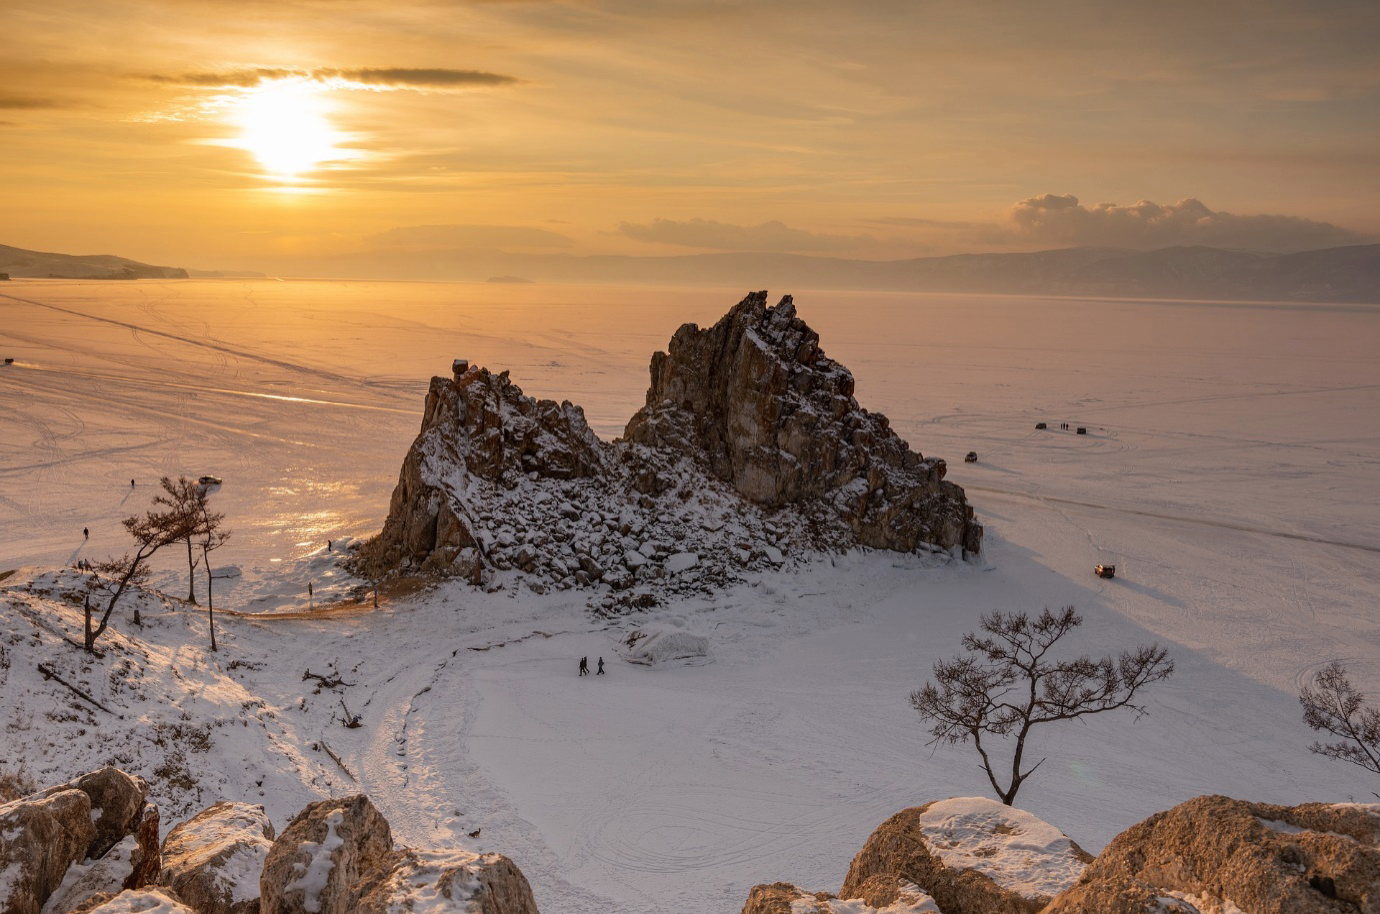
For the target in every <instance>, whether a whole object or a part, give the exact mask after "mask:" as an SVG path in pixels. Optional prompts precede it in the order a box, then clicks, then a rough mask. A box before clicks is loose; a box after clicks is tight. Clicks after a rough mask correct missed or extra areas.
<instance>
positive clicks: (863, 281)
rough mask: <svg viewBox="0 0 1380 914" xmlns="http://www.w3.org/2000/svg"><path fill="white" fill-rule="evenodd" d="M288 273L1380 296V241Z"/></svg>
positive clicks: (588, 260) (511, 258)
mask: <svg viewBox="0 0 1380 914" xmlns="http://www.w3.org/2000/svg"><path fill="white" fill-rule="evenodd" d="M272 267H273V271H274V273H275V274H276V275H281V276H304V277H306V276H320V277H332V278H339V279H409V280H462V281H472V282H483V281H486V280H488V279H489V278H490V277H494V276H504V275H508V276H520V277H523V278H526V279H529V280H532V281H535V282H542V283H560V282H580V283H584V282H587V283H648V284H674V285H686V286H726V287H730V288H754V289H761V288H771V289H782V290H785V289H856V290H878V291H897V292H969V293H996V294H1021V295H1089V296H1102V297H1137V298H1188V299H1192V298H1202V299H1214V300H1221V299H1251V300H1267V301H1324V302H1364V303H1377V304H1380V245H1376V244H1368V245H1355V246H1351V247H1342V248H1329V249H1326V250H1320V251H1305V252H1303V253H1299V254H1262V253H1255V252H1250V251H1237V250H1223V249H1220V248H1208V247H1172V248H1162V249H1160V250H1156V251H1131V250H1123V249H1116V248H1065V249H1060V250H1051V251H1036V252H1034V253H1017V254H957V255H953V256H948V257H917V258H914V259H910V260H882V261H879V260H850V259H846V258H838V257H818V256H807V255H803V254H754V253H728V254H689V255H683V256H672V257H635V256H621V255H598V256H587V257H586V256H579V255H574V254H512V253H508V252H506V251H498V250H483V249H454V250H427V251H420V250H418V251H399V250H375V251H361V252H357V253H353V254H348V255H336V256H329V257H316V258H310V259H305V258H294V259H290V260H289V259H283V260H279V261H276V262H274V263H273V264H272Z"/></svg>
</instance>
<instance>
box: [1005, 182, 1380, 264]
mask: <svg viewBox="0 0 1380 914" xmlns="http://www.w3.org/2000/svg"><path fill="white" fill-rule="evenodd" d="M1009 216H1010V220H1011V221H1010V223H1009V226H1008V229H1009V231H1011V232H1014V233H1015V234H1016V235H1017V236H1018V237H1020V238H1022V239H1025V240H1028V241H1035V242H1038V243H1040V244H1049V245H1098V246H1104V247H1129V248H1163V247H1172V246H1176V245H1206V246H1209V247H1225V248H1247V249H1250V250H1259V251H1276V252H1292V251H1305V250H1315V249H1318V248H1328V247H1340V246H1342V245H1349V244H1365V243H1367V242H1370V241H1372V240H1374V239H1373V238H1371V237H1370V236H1368V235H1364V234H1361V233H1360V232H1354V231H1352V230H1350V229H1346V228H1342V227H1341V226H1338V225H1333V224H1332V223H1330V222H1319V221H1316V220H1313V219H1304V218H1301V217H1299V216H1285V215H1277V214H1259V215H1238V214H1236V213H1228V212H1224V211H1220V210H1212V209H1210V208H1209V207H1208V206H1207V205H1206V204H1204V203H1203V202H1202V201H1200V200H1195V199H1192V198H1189V199H1186V200H1180V201H1179V202H1178V203H1169V204H1163V205H1161V204H1159V203H1152V202H1151V201H1149V200H1141V201H1140V202H1139V203H1136V204H1134V205H1131V206H1120V205H1118V204H1115V203H1098V204H1096V205H1094V206H1090V207H1089V206H1084V205H1083V204H1082V203H1080V202H1079V201H1078V198H1077V197H1075V196H1073V195H1072V194H1062V195H1061V194H1044V195H1043V196H1039V197H1029V198H1027V199H1025V200H1022V201H1020V202H1019V203H1017V204H1015V205H1014V206H1013V207H1011V209H1010V211H1009Z"/></svg>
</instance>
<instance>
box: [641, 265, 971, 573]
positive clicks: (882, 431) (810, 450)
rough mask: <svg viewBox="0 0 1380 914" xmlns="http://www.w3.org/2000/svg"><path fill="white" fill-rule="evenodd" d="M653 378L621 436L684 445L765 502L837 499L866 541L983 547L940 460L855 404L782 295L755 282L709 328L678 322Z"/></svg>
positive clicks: (905, 546) (842, 371)
mask: <svg viewBox="0 0 1380 914" xmlns="http://www.w3.org/2000/svg"><path fill="white" fill-rule="evenodd" d="M651 376H652V377H651V388H650V389H649V390H648V391H647V405H646V406H644V407H643V408H642V409H641V410H640V411H639V412H638V413H637V414H636V415H635V416H633V417H632V420H631V421H630V422H629V423H628V427H627V430H626V432H625V435H626V437H627V438H628V440H630V441H636V442H638V443H640V444H646V445H649V446H652V447H664V448H670V449H672V450H674V451H679V452H682V453H686V454H690V455H692V456H694V457H696V458H697V459H698V460H700V461H702V462H703V463H704V464H705V465H707V466H708V467H709V469H710V470H711V471H712V472H713V473H714V475H716V476H717V477H719V478H720V479H723V480H725V481H727V482H730V483H732V485H733V487H734V488H735V489H737V490H738V492H739V493H741V494H742V495H743V497H745V498H747V499H748V500H750V501H753V502H755V503H757V504H760V505H767V506H772V507H774V506H778V505H786V504H796V503H801V502H808V501H815V502H819V503H822V504H825V505H829V506H832V507H833V508H834V510H835V511H837V512H838V514H839V516H840V517H841V518H842V519H843V520H844V521H845V522H846V524H847V525H848V528H849V529H850V530H851V531H852V533H853V534H854V536H856V538H857V541H858V542H860V543H862V544H863V545H866V546H874V547H877V548H879V549H893V550H897V551H900V552H912V551H914V550H915V548H916V547H917V546H918V545H920V544H922V543H928V544H932V545H940V546H950V545H954V544H959V545H962V546H963V547H964V548H965V549H967V550H968V551H969V552H978V551H980V550H981V548H982V527H981V526H979V525H978V524H976V523H974V522H973V520H972V511H971V509H969V508H968V505H967V501H966V500H965V498H964V495H963V490H962V489H961V488H959V487H958V486H956V485H954V484H953V483H948V482H944V481H943V480H944V471H945V463H944V461H943V460H940V459H938V458H934V457H931V458H928V459H927V458H924V457H922V456H921V455H920V454H918V453H916V452H915V451H912V450H911V449H910V447H909V446H908V445H907V444H906V442H905V441H903V440H902V439H901V438H900V437H899V436H898V435H897V434H896V433H895V432H894V431H892V429H891V425H890V423H889V422H888V420H887V418H886V416H883V415H881V414H880V413H870V412H868V411H867V410H865V409H863V408H862V407H861V406H859V405H858V401H857V400H856V399H855V398H854V397H853V375H852V373H851V372H850V371H849V370H848V369H847V368H845V367H844V366H842V365H840V364H839V363H838V362H835V361H834V360H833V359H830V358H829V357H827V356H826V355H825V354H824V350H823V349H821V348H820V345H819V334H818V333H816V332H815V331H813V330H811V329H810V327H809V325H808V324H806V323H805V322H804V321H803V320H801V319H800V318H799V317H797V316H796V311H795V304H794V302H793V301H792V299H791V297H790V296H789V295H787V296H786V297H785V298H783V299H781V302H780V303H779V304H778V305H776V306H775V307H770V306H768V305H767V293H766V292H754V293H752V294H751V295H749V296H748V297H747V298H745V299H743V300H742V301H741V302H739V303H738V304H737V305H736V306H734V307H733V309H732V310H731V311H729V312H728V314H726V315H724V317H723V318H722V319H721V320H720V321H719V322H718V323H717V324H715V325H714V326H713V327H710V328H709V329H707V330H701V329H700V328H698V327H696V326H695V325H694V324H685V325H684V326H682V327H681V328H680V329H679V330H677V331H676V334H675V336H674V337H672V339H671V345H670V346H669V347H668V349H667V351H666V352H658V353H656V355H654V356H652V365H651Z"/></svg>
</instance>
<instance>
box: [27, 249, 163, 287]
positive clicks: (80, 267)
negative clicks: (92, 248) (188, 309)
mask: <svg viewBox="0 0 1380 914" xmlns="http://www.w3.org/2000/svg"><path fill="white" fill-rule="evenodd" d="M0 273H8V274H10V276H12V277H15V278H20V277H24V278H41V279H46V278H58V279H186V278H187V271H186V270H184V269H182V268H180V267H156V266H153V265H152V264H147V263H140V262H139V261H137V260H130V259H129V258H128V257H116V256H115V255H113V254H77V255H73V254H51V253H48V252H46V251H26V250H24V249H23V248H12V247H10V246H9V245H4V244H0Z"/></svg>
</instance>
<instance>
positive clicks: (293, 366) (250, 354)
mask: <svg viewBox="0 0 1380 914" xmlns="http://www.w3.org/2000/svg"><path fill="white" fill-rule="evenodd" d="M0 298H8V299H9V300H10V301H15V302H19V303H20V304H23V305H33V306H34V307H36V308H46V309H48V310H49V311H56V312H58V313H60V314H67V315H70V316H72V317H78V318H84V319H86V320H89V321H97V322H100V323H103V324H110V325H111V326H114V327H123V328H125V329H126V330H129V331H130V332H131V333H132V334H135V335H136V338H137V334H140V333H147V334H149V335H151V336H157V337H162V338H164V339H169V340H175V341H176V342H179V343H185V344H187V345H188V346H197V347H200V348H202V349H207V350H210V351H211V352H214V353H222V354H225V355H231V356H236V357H238V358H242V359H248V360H251V361H255V362H261V363H263V364H265V365H272V366H274V367H275V368H282V369H285V370H287V371H290V372H292V373H294V374H301V375H313V376H315V377H320V378H326V379H329V380H331V381H335V382H336V383H343V384H348V385H352V386H353V385H357V384H358V383H359V379H358V378H352V377H348V376H346V375H342V374H336V373H335V372H332V371H326V370H325V369H322V368H310V367H308V366H306V365H301V364H298V363H296V362H289V361H287V360H286V359H275V358H272V357H270V356H266V355H261V354H260V353H257V352H254V351H252V350H248V349H240V348H237V347H235V346H229V345H226V344H224V343H214V342H211V341H209V340H199V339H196V338H195V337H190V336H182V335H180V334H177V333H169V332H168V331H166V330H154V329H151V328H149V327H141V326H139V325H138V324H133V323H130V322H129V321H122V320H116V319H115V318H113V317H101V316H100V315H96V314H87V313H86V312H84V311H77V310H75V309H73V308H63V307H61V306H59V305H53V304H49V303H47V302H41V301H35V300H33V299H31V298H20V297H19V296H17V295H6V294H2V293H0Z"/></svg>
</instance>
